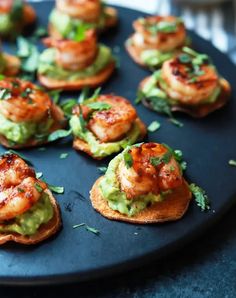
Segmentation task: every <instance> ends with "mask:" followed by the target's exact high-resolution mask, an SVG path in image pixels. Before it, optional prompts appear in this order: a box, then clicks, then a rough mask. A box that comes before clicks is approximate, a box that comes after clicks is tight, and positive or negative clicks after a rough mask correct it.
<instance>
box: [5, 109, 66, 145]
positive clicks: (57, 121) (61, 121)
mask: <svg viewBox="0 0 236 298" xmlns="http://www.w3.org/2000/svg"><path fill="white" fill-rule="evenodd" d="M51 116H52V117H53V119H54V124H53V126H52V127H51V128H50V131H49V133H52V132H54V131H56V130H58V129H62V128H64V127H65V125H66V120H65V117H64V114H63V112H62V110H61V108H60V107H58V106H56V105H55V104H53V106H52V111H51ZM47 143H48V141H47V140H46V141H39V140H37V139H30V140H28V141H27V143H25V144H16V145H12V144H11V142H9V141H8V140H7V138H6V137H5V136H3V135H0V144H1V145H3V146H4V147H6V148H12V149H22V148H30V147H36V146H41V145H44V144H47Z"/></svg>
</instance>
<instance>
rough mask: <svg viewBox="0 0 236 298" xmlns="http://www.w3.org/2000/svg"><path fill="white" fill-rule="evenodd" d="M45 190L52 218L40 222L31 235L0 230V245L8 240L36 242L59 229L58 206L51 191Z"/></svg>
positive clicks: (26, 242) (22, 242)
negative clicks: (44, 222) (46, 221)
mask: <svg viewBox="0 0 236 298" xmlns="http://www.w3.org/2000/svg"><path fill="white" fill-rule="evenodd" d="M45 192H46V193H47V194H48V195H49V198H50V201H51V204H52V206H53V210H54V215H53V217H52V219H51V220H50V221H49V222H48V223H46V224H42V225H41V226H40V227H39V229H38V231H37V233H36V234H35V235H32V236H23V235H20V234H17V233H1V232H0V245H1V244H4V243H6V242H8V241H14V242H18V243H21V244H26V245H31V244H36V243H38V242H41V241H43V240H45V239H47V238H48V237H50V236H52V235H53V234H55V233H56V232H57V231H58V230H59V229H60V227H61V215H60V208H59V206H58V204H57V202H56V199H55V198H54V197H53V195H52V193H51V191H50V190H49V189H47V190H46V191H45Z"/></svg>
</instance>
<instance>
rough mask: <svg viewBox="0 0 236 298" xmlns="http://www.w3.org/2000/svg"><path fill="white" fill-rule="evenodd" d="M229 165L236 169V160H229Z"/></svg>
mask: <svg viewBox="0 0 236 298" xmlns="http://www.w3.org/2000/svg"><path fill="white" fill-rule="evenodd" d="M229 165H230V166H234V167H236V160H235V159H230V160H229Z"/></svg>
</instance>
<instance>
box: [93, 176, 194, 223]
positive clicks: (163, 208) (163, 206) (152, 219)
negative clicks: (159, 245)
mask: <svg viewBox="0 0 236 298" xmlns="http://www.w3.org/2000/svg"><path fill="white" fill-rule="evenodd" d="M103 177H104V176H102V177H100V178H99V179H98V180H97V181H96V182H95V184H94V185H93V187H92V189H91V191H90V199H91V202H92V206H93V208H94V209H95V210H96V211H98V212H99V213H101V214H102V215H103V216H105V217H107V218H109V219H111V220H119V221H126V222H129V223H135V224H152V223H160V222H165V221H174V220H177V219H180V218H181V217H182V216H183V215H184V213H185V212H186V211H187V209H188V205H189V202H190V200H191V198H192V193H191V192H190V191H189V187H188V184H187V182H186V181H185V180H184V182H183V184H182V186H181V187H178V188H176V189H175V191H174V192H173V193H171V194H169V195H167V196H166V198H165V200H164V201H163V202H158V203H155V204H153V205H152V206H150V207H147V208H146V209H144V210H143V211H141V212H139V213H138V214H136V215H134V216H132V217H129V216H127V215H124V214H121V213H120V212H118V211H114V210H112V209H111V208H110V207H109V206H108V204H107V201H106V199H104V198H103V197H102V195H101V191H100V189H99V183H100V181H101V179H103Z"/></svg>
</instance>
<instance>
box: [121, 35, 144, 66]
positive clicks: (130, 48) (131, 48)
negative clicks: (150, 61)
mask: <svg viewBox="0 0 236 298" xmlns="http://www.w3.org/2000/svg"><path fill="white" fill-rule="evenodd" d="M125 48H126V51H127V52H128V54H129V55H130V57H131V58H132V59H133V60H134V62H136V63H137V64H138V65H140V66H142V67H147V65H145V63H144V62H143V61H142V59H141V58H140V54H141V51H140V49H138V48H137V47H135V45H134V44H133V43H132V36H130V37H129V39H128V40H127V41H126V43H125Z"/></svg>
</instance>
